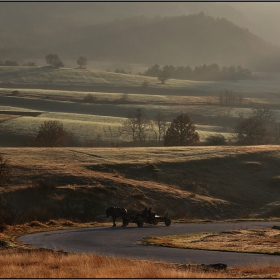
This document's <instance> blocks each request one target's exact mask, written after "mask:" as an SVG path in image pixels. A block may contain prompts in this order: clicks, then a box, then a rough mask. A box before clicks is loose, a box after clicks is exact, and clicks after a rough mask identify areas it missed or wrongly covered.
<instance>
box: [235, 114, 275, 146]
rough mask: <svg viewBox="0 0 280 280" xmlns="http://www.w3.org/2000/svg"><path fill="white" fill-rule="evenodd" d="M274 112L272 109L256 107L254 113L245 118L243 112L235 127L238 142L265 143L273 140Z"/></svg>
mask: <svg viewBox="0 0 280 280" xmlns="http://www.w3.org/2000/svg"><path fill="white" fill-rule="evenodd" d="M274 119H275V117H274V113H273V111H272V110H270V109H254V110H253V113H252V114H251V115H250V116H249V117H248V118H244V116H243V115H242V114H241V115H240V117H239V121H238V124H237V125H236V127H235V137H236V142H237V144H239V145H263V144H268V143H271V142H272V141H273V133H272V131H271V126H272V124H273V123H274Z"/></svg>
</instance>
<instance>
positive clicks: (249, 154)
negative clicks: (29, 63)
mask: <svg viewBox="0 0 280 280" xmlns="http://www.w3.org/2000/svg"><path fill="white" fill-rule="evenodd" d="M268 78H269V79H268ZM143 82H148V84H149V86H148V87H147V88H144V87H143V86H142V83H143ZM279 86H280V79H278V77H277V76H276V75H275V76H274V77H266V79H263V80H251V81H238V82H195V81H182V80H174V79H170V80H167V82H166V84H161V83H160V82H159V81H158V80H157V79H156V78H152V77H144V76H141V75H128V74H116V73H112V72H101V71H92V70H85V69H69V68H68V69H67V68H62V69H51V68H48V67H0V135H1V144H0V145H1V146H2V147H1V149H0V153H1V155H3V157H4V158H5V159H8V162H9V166H10V171H11V175H12V176H11V180H10V182H9V183H8V185H6V186H5V187H2V188H1V189H0V197H1V201H0V203H1V209H2V211H4V212H2V216H3V213H4V214H5V215H4V217H5V218H6V220H5V221H6V222H7V223H8V224H9V226H8V227H7V228H5V229H4V231H3V232H2V233H0V247H1V250H0V264H1V265H0V275H1V277H4V278H18V277H20V278H68V277H77V278H80V277H84V278H87V277H89V278H197V277H198V278H211V277H213V278H227V277H230V278H231V277H233V278H234V277H236V278H243V277H255V278H257V277H260V278H262V277H279V269H278V268H277V267H272V266H268V265H266V264H263V266H260V265H256V264H252V265H251V266H248V267H235V268H229V269H228V270H227V271H221V272H216V271H214V272H213V271H205V270H204V269H203V268H199V269H197V268H195V269H189V268H188V267H187V266H183V267H181V266H178V265H176V264H166V263H163V264H159V263H155V262H147V261H139V260H131V259H129V260H128V259H116V258H113V257H102V256H95V255H84V254H70V253H67V252H46V251H36V250H29V249H30V248H29V249H28V250H27V249H26V248H25V249H23V248H15V247H13V246H11V247H9V248H8V249H7V248H6V244H7V243H6V241H7V240H8V239H9V238H10V237H9V236H10V233H9V231H11V230H12V231H13V229H14V230H16V231H17V234H24V233H26V232H31V231H32V230H34V227H35V228H36V227H39V228H40V229H38V230H42V228H43V230H45V229H46V228H48V229H49V230H54V229H55V228H50V227H49V224H47V223H49V221H50V220H52V221H64V220H65V221H70V222H69V223H68V226H69V224H70V227H73V226H77V227H79V226H81V224H82V223H88V224H87V225H89V226H92V223H93V222H100V223H105V222H108V221H107V220H106V218H105V215H104V209H106V207H108V205H109V206H110V205H120V206H123V207H126V208H128V209H137V210H140V209H143V207H145V206H146V205H149V206H151V207H152V208H153V209H154V210H155V211H156V212H157V213H159V214H162V213H165V212H167V211H168V212H169V215H170V217H171V218H172V220H177V221H180V222H190V221H198V220H200V221H201V220H203V221H221V220H227V219H271V218H278V217H279V215H280V211H279V199H280V198H279V191H278V188H279V183H280V174H279V168H278V166H279V161H280V154H279V146H277V145H266V146H250V147H242V146H223V147H222V146H221V147H212V146H203V145H201V146H196V147H169V148H167V147H165V148H163V147H144V148H141V147H134V148H132V147H131V148H128V147H115V148H112V147H109V148H102V147H98V148H97V147H94V148H92V147H90V148H89V147H88V148H86V147H65V148H28V147H24V148H22V147H23V146H25V142H24V141H26V139H27V138H28V137H30V136H35V135H36V133H37V130H38V127H39V125H40V124H41V123H42V122H43V121H46V120H59V121H60V122H62V123H63V125H64V126H65V128H66V129H67V130H68V131H71V132H72V133H74V134H75V135H76V136H77V137H79V138H80V139H82V140H83V141H86V140H91V139H96V138H97V137H98V136H99V135H100V137H101V139H102V141H103V142H104V143H105V142H106V141H107V142H112V141H115V142H117V143H122V142H129V141H130V139H127V137H126V136H125V135H123V134H122V133H121V132H120V126H121V123H122V121H123V120H125V118H126V114H127V113H128V112H130V111H131V110H135V109H137V108H141V109H144V110H145V112H146V113H147V115H148V116H149V118H151V119H152V118H153V117H154V115H155V114H156V113H157V112H158V111H161V112H163V113H164V114H165V115H166V118H167V121H172V119H173V118H175V117H176V116H177V115H178V114H180V113H182V112H184V113H188V114H189V115H190V116H191V118H192V119H193V121H194V123H195V124H196V127H197V131H198V133H199V135H200V137H201V140H202V141H203V140H204V139H205V137H207V135H209V134H212V133H221V134H223V135H225V136H226V138H227V139H229V140H230V139H231V137H232V133H233V128H234V125H235V123H236V120H237V118H238V116H239V114H240V113H244V114H245V115H246V114H249V113H250V112H251V110H252V108H256V107H257V106H269V107H270V108H272V109H274V110H275V113H276V117H277V120H278V121H279V119H280V114H279V110H280V103H279V97H280V94H279ZM225 90H229V91H233V92H234V94H236V95H237V96H239V95H241V96H242V98H243V101H242V106H221V104H219V95H220V94H221V92H223V91H225ZM89 97H90V98H89ZM92 97H93V98H92ZM150 137H152V135H151V136H150ZM5 139H6V141H4V140H5ZM202 174H203V176H202ZM42 223H45V224H44V225H43V226H42ZM55 223H56V222H55ZM31 224H33V226H31ZM26 225H28V226H27V227H28V229H24V230H22V229H19V226H23V227H25V226H26ZM30 228H32V230H31V229H30ZM13 234H14V233H13ZM13 234H12V235H13ZM13 236H15V235H13ZM13 238H14V237H13ZM9 240H10V239H9ZM13 241H14V239H13ZM210 243H211V242H210ZM42 260H44V261H42ZM97 267H99V270H97ZM120 267H121V269H120ZM155 267H157V268H158V269H155Z"/></svg>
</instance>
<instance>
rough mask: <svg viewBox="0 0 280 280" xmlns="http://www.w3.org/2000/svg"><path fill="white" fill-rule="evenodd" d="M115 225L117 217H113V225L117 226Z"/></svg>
mask: <svg viewBox="0 0 280 280" xmlns="http://www.w3.org/2000/svg"><path fill="white" fill-rule="evenodd" d="M115 226H116V218H115V217H113V227H115Z"/></svg>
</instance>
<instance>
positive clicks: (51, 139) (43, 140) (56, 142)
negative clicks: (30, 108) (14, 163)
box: [35, 121, 67, 147]
mask: <svg viewBox="0 0 280 280" xmlns="http://www.w3.org/2000/svg"><path fill="white" fill-rule="evenodd" d="M35 142H36V145H37V146H40V147H61V146H65V145H67V132H66V131H65V130H64V128H63V124H62V123H61V122H59V121H45V122H44V123H43V124H41V125H40V127H39V132H38V135H37V137H36V139H35Z"/></svg>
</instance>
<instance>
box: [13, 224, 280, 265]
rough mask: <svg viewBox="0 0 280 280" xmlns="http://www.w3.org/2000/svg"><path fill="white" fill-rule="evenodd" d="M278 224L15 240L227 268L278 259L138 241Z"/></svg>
mask: <svg viewBox="0 0 280 280" xmlns="http://www.w3.org/2000/svg"><path fill="white" fill-rule="evenodd" d="M273 225H277V226H280V222H238V223H201V224H195V223H191V224H171V226H170V227H166V226H165V225H164V224H162V223H159V224H158V225H156V226H154V225H147V224H144V226H143V227H142V228H138V227H137V225H136V224H129V225H128V226H127V227H125V228H122V227H121V226H117V227H115V228H113V227H98V228H88V229H75V230H60V231H52V232H41V233H34V234H28V235H24V236H21V237H20V238H18V240H19V241H21V242H22V243H24V244H29V245H33V246H35V247H40V248H49V249H56V250H65V251H68V252H79V253H81V252H83V253H96V254H101V255H110V256H117V257H131V258H141V259H152V260H163V261H168V262H174V263H184V264H186V263H198V264H201V263H204V264H211V263H226V264H227V265H228V266H233V265H239V264H242V265H243V264H249V263H254V264H255V263H260V262H261V263H270V264H273V263H278V264H280V256H276V255H265V254H248V253H232V252H221V251H205V250H191V249H178V248H167V247H155V246H145V245H141V244H140V242H139V240H140V239H141V238H144V237H148V236H160V235H172V234H180V233H195V232H219V231H225V230H237V229H245V228H250V229H257V228H271V227H272V226H273Z"/></svg>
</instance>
